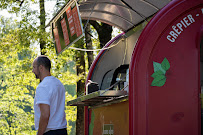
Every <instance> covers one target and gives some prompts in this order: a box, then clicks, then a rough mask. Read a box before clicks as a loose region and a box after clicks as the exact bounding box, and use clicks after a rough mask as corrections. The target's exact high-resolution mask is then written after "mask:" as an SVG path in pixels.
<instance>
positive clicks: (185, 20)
mask: <svg viewBox="0 0 203 135" xmlns="http://www.w3.org/2000/svg"><path fill="white" fill-rule="evenodd" d="M183 21H184V22H185V24H186V25H187V26H189V25H190V23H189V22H188V20H187V17H185V18H183Z"/></svg>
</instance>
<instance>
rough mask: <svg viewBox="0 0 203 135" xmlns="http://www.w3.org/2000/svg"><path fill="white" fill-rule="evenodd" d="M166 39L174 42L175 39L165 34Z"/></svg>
mask: <svg viewBox="0 0 203 135" xmlns="http://www.w3.org/2000/svg"><path fill="white" fill-rule="evenodd" d="M167 39H168V40H169V41H171V42H175V39H174V38H172V37H171V36H170V35H168V36H167Z"/></svg>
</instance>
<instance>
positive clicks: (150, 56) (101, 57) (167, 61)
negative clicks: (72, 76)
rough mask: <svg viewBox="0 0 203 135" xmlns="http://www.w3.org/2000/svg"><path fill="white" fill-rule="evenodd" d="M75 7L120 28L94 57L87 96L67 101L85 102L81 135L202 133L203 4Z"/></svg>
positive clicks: (128, 0) (90, 3)
mask: <svg viewBox="0 0 203 135" xmlns="http://www.w3.org/2000/svg"><path fill="white" fill-rule="evenodd" d="M79 9H80V15H81V18H82V19H92V20H99V21H101V22H105V23H108V24H110V25H113V26H116V27H118V28H120V29H122V30H123V31H124V32H123V33H121V34H119V35H118V36H116V37H115V38H114V39H112V40H111V41H109V42H108V43H107V44H106V46H105V47H104V48H103V50H102V51H100V53H99V54H98V56H97V57H96V59H95V60H94V62H93V64H92V66H91V68H90V70H89V73H88V77H87V79H86V84H87V88H86V90H84V91H86V95H85V96H82V97H78V98H77V99H75V100H72V101H69V102H68V105H72V106H84V108H85V123H84V124H85V135H128V134H129V135H200V134H201V119H202V118H201V87H202V86H203V47H202V44H203V40H202V39H203V1H202V0H173V1H169V0H163V1H155V0H146V1H145V0H143V1H140V0H125V1H124V0H99V1H97V0H86V1H85V2H82V3H81V4H80V6H79ZM145 24H147V25H146V26H145ZM89 80H91V81H92V82H89ZM97 84H98V85H97Z"/></svg>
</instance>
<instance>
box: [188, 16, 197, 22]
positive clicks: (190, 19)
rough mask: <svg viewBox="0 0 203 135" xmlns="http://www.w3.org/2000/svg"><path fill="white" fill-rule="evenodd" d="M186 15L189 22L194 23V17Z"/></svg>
mask: <svg viewBox="0 0 203 135" xmlns="http://www.w3.org/2000/svg"><path fill="white" fill-rule="evenodd" d="M187 17H188V19H189V21H190V22H191V23H194V22H195V19H194V18H193V17H192V15H188V16H187Z"/></svg>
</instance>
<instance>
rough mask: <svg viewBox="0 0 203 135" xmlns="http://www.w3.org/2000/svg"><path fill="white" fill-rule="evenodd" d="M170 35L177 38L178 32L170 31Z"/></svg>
mask: <svg viewBox="0 0 203 135" xmlns="http://www.w3.org/2000/svg"><path fill="white" fill-rule="evenodd" d="M170 35H171V36H172V37H174V38H175V39H176V38H177V37H178V34H176V33H175V32H174V31H170Z"/></svg>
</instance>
